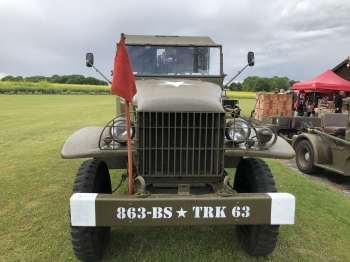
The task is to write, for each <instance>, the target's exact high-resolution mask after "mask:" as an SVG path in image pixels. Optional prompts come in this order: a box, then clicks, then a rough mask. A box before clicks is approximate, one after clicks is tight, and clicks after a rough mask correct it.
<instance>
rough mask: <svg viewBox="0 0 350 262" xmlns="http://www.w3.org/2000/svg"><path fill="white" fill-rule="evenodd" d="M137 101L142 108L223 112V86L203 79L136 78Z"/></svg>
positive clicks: (150, 109)
mask: <svg viewBox="0 0 350 262" xmlns="http://www.w3.org/2000/svg"><path fill="white" fill-rule="evenodd" d="M136 88H137V93H136V95H135V97H134V104H135V105H136V106H137V107H138V110H139V111H172V112H175V111H191V112H224V110H223V107H222V105H221V87H220V86H219V85H216V84H213V83H210V82H203V81H201V80H185V79H166V80H160V79H147V80H137V81H136Z"/></svg>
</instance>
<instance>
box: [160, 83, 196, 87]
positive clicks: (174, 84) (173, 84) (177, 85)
mask: <svg viewBox="0 0 350 262" xmlns="http://www.w3.org/2000/svg"><path fill="white" fill-rule="evenodd" d="M159 85H160V86H166V85H171V86H176V87H179V86H181V85H183V86H192V84H186V83H185V82H164V84H159Z"/></svg>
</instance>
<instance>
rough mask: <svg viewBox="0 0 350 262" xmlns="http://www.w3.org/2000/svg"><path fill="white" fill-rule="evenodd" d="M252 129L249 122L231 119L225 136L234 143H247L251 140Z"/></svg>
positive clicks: (227, 124)
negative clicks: (247, 140)
mask: <svg viewBox="0 0 350 262" xmlns="http://www.w3.org/2000/svg"><path fill="white" fill-rule="evenodd" d="M249 135H250V127H249V125H248V123H247V122H245V121H243V120H241V119H231V120H230V121H228V122H227V123H226V129H225V136H226V138H227V139H228V140H233V142H234V143H236V144H238V143H242V142H245V141H246V139H248V138H249Z"/></svg>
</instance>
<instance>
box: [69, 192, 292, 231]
mask: <svg viewBox="0 0 350 262" xmlns="http://www.w3.org/2000/svg"><path fill="white" fill-rule="evenodd" d="M70 214H71V225H72V226H89V227H95V226H97V227H101V226H121V227H127V226H202V225H283V224H285V225H289V224H294V218H295V197H294V196H293V195H291V194H289V193H266V194H262V193H249V194H248V193H233V194H232V195H231V196H227V197H221V196H218V195H217V194H205V195H189V196H180V195H177V194H166V195H151V196H149V197H147V198H139V197H137V195H111V194H97V193H75V194H73V195H72V197H71V199H70Z"/></svg>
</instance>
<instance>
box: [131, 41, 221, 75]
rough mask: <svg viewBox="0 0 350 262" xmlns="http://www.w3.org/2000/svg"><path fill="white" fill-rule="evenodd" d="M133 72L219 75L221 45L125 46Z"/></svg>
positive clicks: (143, 73)
mask: <svg viewBox="0 0 350 262" xmlns="http://www.w3.org/2000/svg"><path fill="white" fill-rule="evenodd" d="M126 49H127V51H128V53H129V57H130V61H131V65H132V69H133V72H134V74H135V75H136V74H142V75H198V76H200V75H220V48H219V47H205V46H203V47H201V46H196V47H193V46H150V45H149V46H138V45H129V46H126Z"/></svg>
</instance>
